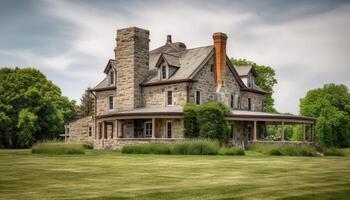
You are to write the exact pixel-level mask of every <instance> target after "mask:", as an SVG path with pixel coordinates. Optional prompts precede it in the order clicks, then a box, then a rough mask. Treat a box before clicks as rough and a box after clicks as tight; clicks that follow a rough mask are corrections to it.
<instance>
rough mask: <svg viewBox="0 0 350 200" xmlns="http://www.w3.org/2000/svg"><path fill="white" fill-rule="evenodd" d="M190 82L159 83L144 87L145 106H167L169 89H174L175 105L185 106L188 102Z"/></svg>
mask: <svg viewBox="0 0 350 200" xmlns="http://www.w3.org/2000/svg"><path fill="white" fill-rule="evenodd" d="M187 85H188V83H175V84H171V85H157V86H148V87H143V88H142V100H143V103H142V105H143V107H163V106H167V105H166V104H167V100H166V96H167V91H168V90H171V91H173V105H180V106H184V105H185V104H186V103H187Z"/></svg>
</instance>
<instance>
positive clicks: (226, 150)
mask: <svg viewBox="0 0 350 200" xmlns="http://www.w3.org/2000/svg"><path fill="white" fill-rule="evenodd" d="M218 154H219V155H242V156H243V155H245V152H244V150H243V149H242V148H237V147H222V148H220V149H219V150H218Z"/></svg>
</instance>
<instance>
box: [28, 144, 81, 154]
mask: <svg viewBox="0 0 350 200" xmlns="http://www.w3.org/2000/svg"><path fill="white" fill-rule="evenodd" d="M32 153H39V154H84V153H85V152H84V147H83V145H82V144H80V143H63V142H57V141H51V142H43V143H37V144H35V145H34V146H33V147H32Z"/></svg>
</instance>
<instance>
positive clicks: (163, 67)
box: [160, 64, 168, 80]
mask: <svg viewBox="0 0 350 200" xmlns="http://www.w3.org/2000/svg"><path fill="white" fill-rule="evenodd" d="M160 79H161V80H165V79H168V69H167V66H166V65H164V64H163V65H161V66H160Z"/></svg>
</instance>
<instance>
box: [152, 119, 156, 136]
mask: <svg viewBox="0 0 350 200" xmlns="http://www.w3.org/2000/svg"><path fill="white" fill-rule="evenodd" d="M152 139H156V119H155V118H152Z"/></svg>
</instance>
